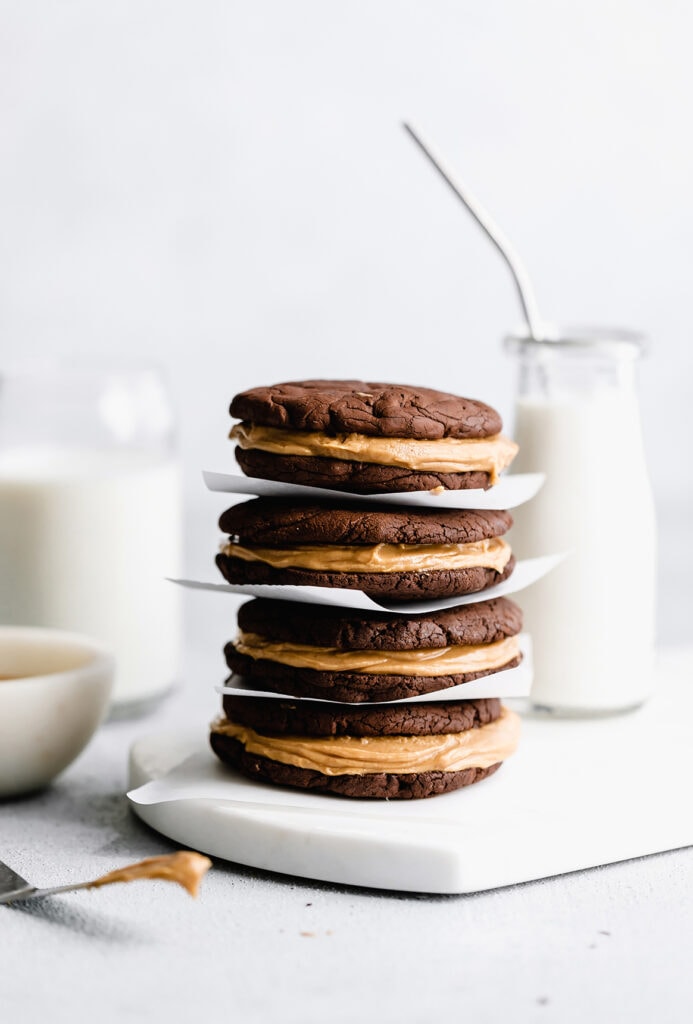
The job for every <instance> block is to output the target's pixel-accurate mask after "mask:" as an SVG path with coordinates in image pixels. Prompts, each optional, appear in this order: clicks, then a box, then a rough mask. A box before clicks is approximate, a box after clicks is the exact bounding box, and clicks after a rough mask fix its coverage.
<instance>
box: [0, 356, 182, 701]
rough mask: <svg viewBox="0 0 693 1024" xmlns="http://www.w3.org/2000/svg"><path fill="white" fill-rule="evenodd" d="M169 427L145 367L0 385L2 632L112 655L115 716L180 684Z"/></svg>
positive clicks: (35, 376)
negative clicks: (27, 633)
mask: <svg viewBox="0 0 693 1024" xmlns="http://www.w3.org/2000/svg"><path fill="white" fill-rule="evenodd" d="M173 425H174V424H173V415H172V412H171V407H170V403H169V399H168V395H167V391H166V387H165V385H164V382H163V380H162V377H161V375H160V374H159V372H158V371H157V370H156V369H152V368H148V367H143V366H134V367H132V366H125V367H123V366H108V365H101V364H99V365H95V366H88V365H82V366H80V365H78V364H70V365H67V364H60V365H41V366H37V367H24V368H21V367H20V368H17V369H14V370H12V369H10V370H7V371H0V621H2V622H5V623H10V624H16V625H32V626H50V627H57V628H59V629H66V630H71V631H77V632H80V633H85V634H87V635H88V636H91V637H93V638H94V639H96V640H98V641H99V642H100V643H102V644H104V645H106V646H108V647H109V648H110V649H111V650H112V651H113V652H114V653H115V655H116V662H117V665H116V683H115V689H114V693H113V703H114V707H115V708H116V709H117V711H118V713H119V714H123V713H125V714H127V713H131V712H133V711H138V710H140V709H142V708H143V707H144V706H146V705H149V704H150V703H151V702H152V701H153V700H154V699H156V698H158V697H160V696H161V695H162V694H163V693H165V692H166V690H168V689H169V687H170V686H171V685H172V684H173V682H174V680H175V679H176V676H177V673H178V666H179V648H178V638H179V636H180V621H179V596H178V594H177V593H176V588H175V587H174V586H172V585H171V584H170V583H167V582H166V581H165V577H166V576H175V575H177V574H178V573H179V570H180V561H181V498H180V479H179V468H178V462H177V459H176V454H175V448H174V430H173Z"/></svg>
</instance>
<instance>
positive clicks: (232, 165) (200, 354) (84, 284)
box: [0, 0, 693, 641]
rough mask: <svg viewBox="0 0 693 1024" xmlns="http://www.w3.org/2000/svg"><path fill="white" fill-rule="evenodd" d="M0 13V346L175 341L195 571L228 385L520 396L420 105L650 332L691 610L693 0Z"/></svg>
mask: <svg viewBox="0 0 693 1024" xmlns="http://www.w3.org/2000/svg"><path fill="white" fill-rule="evenodd" d="M0 14H1V20H0V76H1V88H0V103H1V108H0V118H1V124H2V131H1V133H0V223H2V232H1V233H0V318H1V319H0V345H1V346H2V356H3V358H7V357H11V356H23V357H35V356H42V355H44V354H46V353H51V354H55V353H63V354H86V353H89V354H90V355H99V356H104V357H106V356H113V355H115V354H118V355H122V354H131V355H146V356H150V357H152V358H154V359H156V360H158V361H160V362H161V363H162V364H164V365H165V366H166V367H167V369H168V372H169V375H170V380H171V383H172V387H173V391H174V395H175V398H176V402H177V406H178V410H179V413H180V424H181V441H182V451H183V455H184V459H185V467H186V500H187V506H188V516H189V519H188V522H189V529H188V549H189V565H190V569H191V571H198V570H199V568H200V567H203V568H205V567H206V565H207V563H208V553H209V550H210V545H211V546H214V545H215V543H216V537H217V534H216V529H215V522H214V521H215V517H216V513H217V511H218V509H219V507H220V503H219V500H218V499H214V498H210V496H208V495H207V494H205V492H204V491H203V488H202V487H201V485H200V480H199V477H198V469H199V468H200V467H201V466H202V465H207V466H214V467H223V466H224V465H229V466H230V465H232V464H233V461H232V457H231V448H230V445H228V444H226V443H225V436H226V431H227V428H228V420H227V416H226V408H227V405H228V401H229V399H230V397H231V396H232V395H233V394H234V392H236V391H237V390H239V389H241V388H244V387H246V386H250V385H253V384H256V383H259V382H263V383H264V382H269V381H272V380H281V379H296V378H300V377H301V376H303V375H312V376H317V375H326V376H331V375H334V376H359V375H364V376H370V377H371V378H375V379H383V378H384V379H394V380H403V381H415V382H421V383H425V384H431V385H438V386H444V387H448V388H449V389H450V390H453V391H454V390H459V391H461V392H463V393H468V394H473V395H478V396H481V397H484V398H486V399H487V400H489V401H491V402H492V403H496V404H498V405H499V407H500V408H501V409H502V411H503V412H504V413H505V414H506V418H508V419H509V418H510V414H511V411H512V394H513V383H514V378H513V369H512V366H511V365H510V363H509V361H508V359H507V358H506V357H505V356H504V355H503V354H502V352H501V347H500V339H501V337H502V336H503V334H504V333H505V332H506V331H507V330H508V329H509V328H511V327H512V326H513V325H514V324H515V323H516V322H517V320H518V309H517V306H516V301H515V297H514V294H513V291H512V287H511V284H510V281H509V279H508V278H507V276H506V272H505V269H504V267H503V266H502V265H501V263H500V261H499V258H498V257H497V255H496V254H495V252H494V251H493V250H492V249H491V247H490V246H489V245H488V244H487V243H486V241H485V240H484V239H483V238H482V236H481V235H480V234H479V232H478V229H477V228H476V227H475V226H474V225H473V223H472V222H471V221H470V220H469V219H468V218H467V217H466V215H465V213H464V211H463V210H462V209H461V208H458V206H457V205H456V203H455V201H454V200H453V198H452V197H451V196H450V195H449V194H448V192H447V190H446V189H445V187H444V186H443V185H442V183H441V182H440V181H439V180H438V179H437V177H436V176H435V175H434V173H433V172H432V171H431V170H430V169H429V167H428V166H427V165H426V164H425V162H424V160H423V158H422V157H421V156H420V155H419V154H418V152H417V151H416V150H415V148H414V147H413V145H412V144H411V143H410V142H409V141H408V139H407V138H406V136H405V135H404V133H403V131H402V130H401V128H400V127H399V123H400V121H401V119H402V118H403V117H407V118H410V119H413V120H415V121H417V122H418V123H419V124H420V125H422V126H423V127H424V128H425V130H426V131H427V132H428V134H429V135H430V136H431V137H432V138H433V139H435V140H436V141H437V142H438V144H439V146H440V147H441V148H442V149H443V150H444V151H445V152H446V153H447V154H449V157H450V159H451V160H452V161H453V162H454V163H455V164H456V165H457V166H458V167H459V168H460V169H461V170H462V172H463V173H464V175H465V177H466V179H467V181H468V182H469V184H470V185H471V186H472V187H473V188H474V189H475V190H476V191H477V193H478V194H479V195H480V196H481V197H482V198H483V199H484V201H485V202H486V203H487V204H488V206H489V207H490V208H491V209H492V210H493V211H494V213H495V214H496V215H497V217H498V218H499V219H500V221H501V223H502V224H503V225H504V226H505V228H506V230H507V232H508V233H509V235H510V236H511V238H512V239H514V241H515V243H516V245H517V246H518V248H519V249H520V250H521V252H522V253H523V255H524V257H525V259H526V262H527V264H528V266H529V267H530V269H531V272H532V274H533V276H534V279H535V281H536V287H537V291H538V295H539V299H540V303H541V305H542V308H543V310H544V312H545V315H546V316H547V317H549V318H552V319H555V320H557V321H560V322H563V323H575V322H582V323H585V322H590V323H607V324H622V325H626V326H633V327H636V328H640V329H642V330H645V331H646V332H648V333H649V334H650V335H651V337H652V354H651V356H650V358H649V359H648V360H647V362H646V363H644V364H643V367H642V371H643V372H642V401H643V414H644V425H645V433H646V440H647V447H648V452H649V457H650V466H651V471H652V477H653V480H654V484H655V489H656V494H657V501H658V510H659V517H660V524H661V526H662V543H661V556H662V572H661V578H662V584H663V586H662V590H661V609H662V613H661V615H660V620H661V621H660V634H661V636H662V637H663V639H665V640H669V641H672V640H676V639H677V638H679V637H680V636H681V634H682V633H684V632H685V631H686V630H687V623H688V619H689V616H690V602H686V598H685V590H684V589H683V586H682V584H683V581H684V580H686V579H687V577H688V576H689V574H690V572H691V570H693V550H692V547H691V545H690V543H689V541H688V523H690V521H691V517H692V514H693V469H692V468H691V459H690V455H689V448H690V444H689V438H690V436H691V432H692V428H693V413H692V411H691V410H692V406H691V402H690V398H689V395H690V390H691V384H692V383H693V372H692V371H693V355H692V351H693V344H692V342H693V315H692V314H691V310H690V294H689V293H690V287H691V271H692V270H693V266H692V264H693V257H692V256H691V253H692V252H693V200H692V199H691V192H690V182H691V180H693V141H692V140H693V133H691V131H690V128H689V125H690V121H691V95H692V92H693V70H692V67H693V65H692V64H691V61H690V37H691V32H692V31H693V13H691V8H690V5H688V4H686V3H685V2H683V0H681V2H678V3H677V2H669V3H654V2H652V0H650V2H632V0H610V2H604V0H585V2H583V3H580V4H577V5H576V4H569V3H561V2H559V3H556V2H549V0H529V2H528V0H525V2H523V3H514V2H511V0H492V2H488V3H484V4H481V3H472V2H469V0H467V2H441V0H432V2H431V0H429V2H428V3H412V2H401V0H400V2H395V0H388V2H386V0H354V2H352V3H349V4H336V3H326V2H324V0H314V2H307V0H294V2H292V3H282V2H280V0H253V2H250V0H248V2H245V3H242V2H220V0H217V2H211V0H197V2H195V3H193V2H181V0H165V2H164V0H161V2H155V0H119V2H118V3H114V4H95V3H93V2H88V0H72V2H64V3H50V2H47V0H24V2H22V3H21V4H16V3H11V2H3V3H2V4H1V5H0ZM624 514H627V511H626V510H624ZM615 526H617V524H605V528H612V527H615ZM636 557H637V556H636ZM210 614H212V615H213V614H214V612H211V613H210ZM212 635H214V636H215V637H216V636H217V635H218V631H217V630H211V629H210V638H211V636H212Z"/></svg>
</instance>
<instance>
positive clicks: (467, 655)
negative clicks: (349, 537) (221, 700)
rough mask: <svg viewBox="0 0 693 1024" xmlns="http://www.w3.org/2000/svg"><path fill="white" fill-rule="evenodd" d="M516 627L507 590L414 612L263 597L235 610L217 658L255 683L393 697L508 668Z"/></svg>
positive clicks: (345, 695) (310, 693)
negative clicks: (231, 633)
mask: <svg viewBox="0 0 693 1024" xmlns="http://www.w3.org/2000/svg"><path fill="white" fill-rule="evenodd" d="M521 629H522V612H521V611H520V609H519V608H518V606H517V605H516V604H515V603H514V602H513V601H510V600H508V599H507V598H504V597H499V598H495V599H493V600H490V601H477V602H475V603H474V604H468V605H462V606H460V607H458V608H448V609H445V610H444V611H437V612H429V613H426V614H421V615H392V614H387V613H385V612H383V613H382V614H378V613H375V614H372V613H365V612H360V611H356V610H354V609H349V608H336V607H330V606H327V605H306V604H299V603H295V602H292V601H268V600H264V599H260V600H253V601H249V602H247V603H246V604H244V605H242V606H241V608H240V609H239V612H238V630H239V631H238V636H237V637H236V639H235V640H234V641H233V642H232V643H228V644H227V645H226V647H225V648H224V655H225V657H226V663H227V665H228V667H229V668H230V669H231V671H232V672H233V673H235V674H237V675H240V676H243V677H244V678H245V679H247V680H248V682H249V683H250V685H251V686H252V687H253V688H255V689H258V690H270V691H272V692H274V693H288V694H291V695H293V696H296V697H318V698H322V699H325V700H332V701H346V702H348V703H361V702H364V701H392V700H400V699H402V698H405V697H415V696H418V695H419V694H424V693H433V692H435V691H438V690H444V689H448V688H449V687H451V686H458V685H459V684H461V683H468V682H471V680H472V679H478V678H480V677H481V676H487V675H491V674H492V673H494V672H500V671H502V670H504V669H509V668H514V667H515V666H516V665H519V663H520V661H521V659H522V654H521V652H520V645H519V633H520V630H521ZM269 703H270V704H271V703H272V702H269ZM275 703H277V704H279V702H275ZM227 710H228V709H227Z"/></svg>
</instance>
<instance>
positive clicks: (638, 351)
mask: <svg viewBox="0 0 693 1024" xmlns="http://www.w3.org/2000/svg"><path fill="white" fill-rule="evenodd" d="M544 326H545V332H544V337H543V338H541V339H537V338H532V337H530V336H529V334H528V333H527V329H526V327H521V328H519V329H518V330H516V331H513V332H512V333H511V334H507V335H506V336H505V339H504V341H505V347H506V348H507V349H508V350H509V351H511V352H514V351H520V352H521V351H524V350H534V351H547V352H548V351H550V350H551V349H552V348H560V349H568V350H570V349H573V350H575V351H579V350H583V351H590V352H610V353H612V354H614V355H620V356H624V357H625V358H631V359H637V358H638V356H640V355H642V353H643V352H644V351H645V348H646V345H647V338H646V336H645V334H643V333H642V332H641V331H634V330H631V329H630V328H626V327H592V326H575V325H573V326H569V327H559V326H557V325H556V324H545V325H544Z"/></svg>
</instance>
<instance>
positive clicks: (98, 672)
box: [0, 626, 114, 798]
mask: <svg viewBox="0 0 693 1024" xmlns="http://www.w3.org/2000/svg"><path fill="white" fill-rule="evenodd" d="M113 669H114V660H113V657H112V656H111V655H110V654H108V653H107V652H106V651H104V650H103V649H102V648H101V647H99V646H98V645H97V644H96V643H94V642H93V641H92V640H89V639H87V637H83V636H78V635H77V634H75V633H63V632H61V631H60V630H56V629H34V628H33V627H29V626H26V627H25V626H0V798H1V797H7V796H17V795H19V794H20V793H28V792H30V791H31V790H33V789H39V788H40V787H41V786H45V785H46V784H47V783H49V782H50V781H51V779H54V778H55V776H56V775H57V774H58V773H59V772H61V771H62V770H63V769H64V768H67V766H68V765H69V764H70V763H71V762H72V761H74V759H75V758H76V757H77V755H78V754H79V753H80V752H81V751H82V750H83V749H84V747H85V746H86V745H87V743H88V742H89V740H90V739H91V737H92V735H93V733H94V731H95V730H96V728H97V726H98V725H99V723H100V722H101V721H102V719H103V717H104V715H105V713H106V709H107V707H108V698H109V696H110V693H111V689H112V686H113Z"/></svg>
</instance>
